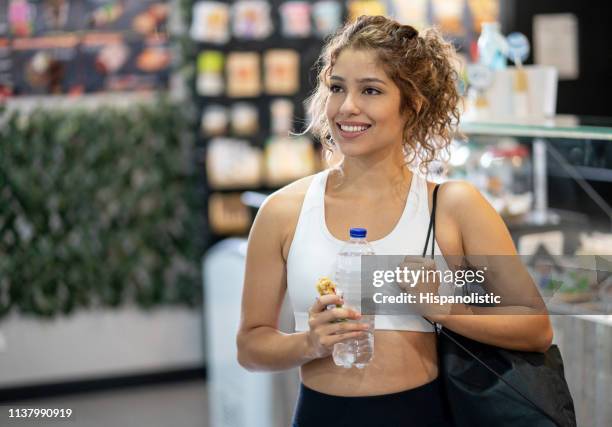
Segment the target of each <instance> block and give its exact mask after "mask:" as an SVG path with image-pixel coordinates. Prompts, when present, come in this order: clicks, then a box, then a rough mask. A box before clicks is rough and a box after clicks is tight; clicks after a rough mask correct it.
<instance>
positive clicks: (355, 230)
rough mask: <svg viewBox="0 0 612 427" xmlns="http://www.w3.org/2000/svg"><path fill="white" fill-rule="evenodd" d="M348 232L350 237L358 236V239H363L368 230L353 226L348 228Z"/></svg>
mask: <svg viewBox="0 0 612 427" xmlns="http://www.w3.org/2000/svg"><path fill="white" fill-rule="evenodd" d="M349 234H350V235H351V237H354V238H358V239H363V238H365V236H366V235H367V234H368V230H366V229H365V228H356V227H355V228H351V229H350V230H349Z"/></svg>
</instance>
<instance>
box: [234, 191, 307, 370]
mask: <svg viewBox="0 0 612 427" xmlns="http://www.w3.org/2000/svg"><path fill="white" fill-rule="evenodd" d="M286 211H287V203H286V200H285V203H283V195H282V194H279V193H276V194H274V195H272V196H271V197H269V198H268V199H267V200H266V203H264V205H263V206H262V207H261V209H260V210H259V212H258V213H257V217H256V218H255V221H254V223H253V227H252V228H251V233H250V235H249V243H248V250H247V258H246V271H245V276H244V277H245V279H244V288H243V293H242V312H241V319H240V329H239V331H238V336H237V345H238V362H239V363H240V364H241V365H242V366H243V367H245V368H246V369H248V370H251V371H274V370H283V369H288V368H292V367H295V366H300V365H302V364H304V363H306V362H308V361H310V360H312V359H313V357H312V356H310V355H309V345H308V339H307V338H308V337H307V334H306V333H296V334H284V333H282V332H281V331H279V330H278V327H277V325H278V319H279V314H280V309H281V305H282V302H283V298H284V296H285V291H286V288H287V284H286V268H285V262H284V260H283V256H282V241H283V231H284V222H285V221H284V220H285V219H286V217H287V214H286ZM313 286H314V285H313Z"/></svg>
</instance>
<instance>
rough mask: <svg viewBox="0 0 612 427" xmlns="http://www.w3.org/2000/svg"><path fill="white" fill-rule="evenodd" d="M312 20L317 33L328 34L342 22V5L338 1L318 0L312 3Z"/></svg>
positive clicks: (321, 35)
mask: <svg viewBox="0 0 612 427" xmlns="http://www.w3.org/2000/svg"><path fill="white" fill-rule="evenodd" d="M312 20H313V23H314V31H315V33H316V34H317V35H318V36H319V37H321V38H323V37H325V36H328V35H330V34H332V33H333V32H334V31H336V29H337V28H338V27H339V26H340V25H341V24H342V7H341V6H340V4H339V3H338V2H336V1H330V0H326V1H318V2H316V3H315V4H313V5H312Z"/></svg>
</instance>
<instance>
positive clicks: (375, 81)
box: [329, 76, 387, 85]
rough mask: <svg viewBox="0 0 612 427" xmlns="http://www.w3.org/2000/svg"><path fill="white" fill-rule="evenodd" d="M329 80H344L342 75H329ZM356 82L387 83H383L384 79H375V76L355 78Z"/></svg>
mask: <svg viewBox="0 0 612 427" xmlns="http://www.w3.org/2000/svg"><path fill="white" fill-rule="evenodd" d="M329 79H330V80H338V81H341V82H343V81H345V79H344V77H340V76H330V78H329ZM357 83H380V84H383V85H386V84H387V83H385V81H384V80H381V79H377V78H376V77H364V78H362V79H357Z"/></svg>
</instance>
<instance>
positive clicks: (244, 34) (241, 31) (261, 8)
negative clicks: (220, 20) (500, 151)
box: [232, 0, 274, 40]
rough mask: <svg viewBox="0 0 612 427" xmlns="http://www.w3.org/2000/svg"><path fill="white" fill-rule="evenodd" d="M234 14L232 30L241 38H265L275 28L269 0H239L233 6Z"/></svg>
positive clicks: (235, 35)
mask: <svg viewBox="0 0 612 427" xmlns="http://www.w3.org/2000/svg"><path fill="white" fill-rule="evenodd" d="M232 15H233V20H232V32H233V34H234V37H237V38H239V39H247V40H249V39H250V40H261V39H265V38H267V37H268V36H270V34H271V33H272V31H273V30H274V27H273V25H272V20H271V19H270V4H269V3H268V2H267V1H259V0H249V1H237V2H236V3H234V5H233V7H232Z"/></svg>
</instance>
